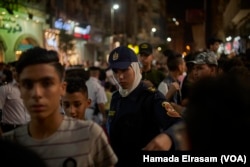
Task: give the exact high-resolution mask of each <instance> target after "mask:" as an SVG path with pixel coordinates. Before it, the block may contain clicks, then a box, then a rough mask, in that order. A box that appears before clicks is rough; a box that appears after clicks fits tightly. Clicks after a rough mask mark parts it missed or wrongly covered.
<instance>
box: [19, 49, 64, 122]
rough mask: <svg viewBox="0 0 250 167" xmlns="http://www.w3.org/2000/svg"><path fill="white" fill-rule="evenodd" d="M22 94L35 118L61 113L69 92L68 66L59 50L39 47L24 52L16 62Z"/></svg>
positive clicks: (32, 116)
mask: <svg viewBox="0 0 250 167" xmlns="http://www.w3.org/2000/svg"><path fill="white" fill-rule="evenodd" d="M16 71H17V78H18V82H19V84H20V91H21V97H22V98H23V101H24V104H25V106H26V108H27V109H28V111H29V113H30V115H31V119H32V118H35V119H36V118H37V119H43V118H46V117H49V116H51V115H55V114H57V113H59V109H60V99H61V96H63V95H64V93H65V88H66V84H65V82H64V67H63V66H62V65H61V64H60V63H59V58H58V55H57V52H55V51H52V50H51V51H48V50H46V49H43V48H40V47H35V48H31V49H29V50H27V51H25V52H23V53H22V54H21V56H20V58H19V60H18V62H17V64H16Z"/></svg>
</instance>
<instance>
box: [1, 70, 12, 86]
mask: <svg viewBox="0 0 250 167" xmlns="http://www.w3.org/2000/svg"><path fill="white" fill-rule="evenodd" d="M2 79H3V82H4V83H10V82H12V81H13V73H12V72H11V70H9V69H7V68H6V69H4V70H3V77H2Z"/></svg>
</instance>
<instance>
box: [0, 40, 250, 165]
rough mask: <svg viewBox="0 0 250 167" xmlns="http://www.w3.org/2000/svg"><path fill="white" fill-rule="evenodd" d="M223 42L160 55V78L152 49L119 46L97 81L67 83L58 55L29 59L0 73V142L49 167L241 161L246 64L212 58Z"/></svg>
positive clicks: (244, 58) (248, 100) (36, 51)
mask: <svg viewBox="0 0 250 167" xmlns="http://www.w3.org/2000/svg"><path fill="white" fill-rule="evenodd" d="M221 42H222V41H221V40H219V39H213V40H210V41H209V43H208V46H207V47H208V48H207V49H206V50H204V51H199V52H198V51H197V52H194V53H190V54H188V55H187V56H186V57H183V56H182V55H181V54H179V53H176V52H174V51H171V50H167V51H165V52H164V55H165V56H166V68H165V69H167V73H166V72H163V71H162V70H161V69H157V68H156V66H153V64H152V61H153V60H154V49H153V46H152V45H151V44H150V43H148V42H144V43H141V44H140V45H139V53H138V55H137V54H136V53H135V52H134V51H133V50H132V49H130V48H128V47H126V46H119V47H117V48H115V49H113V50H112V51H111V52H110V54H109V58H108V65H109V67H108V68H107V69H106V70H105V71H104V77H103V76H101V75H102V72H103V71H102V70H101V69H100V67H96V66H92V67H90V68H89V76H88V78H87V79H84V78H83V77H81V76H72V75H66V73H65V69H64V67H63V66H62V65H61V64H60V62H59V59H58V54H57V52H56V51H52V50H46V49H44V48H41V47H34V48H31V49H28V50H27V51H25V52H23V53H22V54H21V56H20V58H19V60H18V61H16V62H12V63H9V64H7V65H5V66H4V64H1V66H0V67H1V69H0V70H1V76H2V77H1V86H0V94H1V97H0V122H1V136H2V137H1V142H2V143H4V142H5V141H6V140H7V141H10V142H8V144H13V145H10V147H11V148H13V147H16V149H17V150H18V149H21V148H22V149H24V153H27V155H29V154H34V157H35V158H36V160H37V162H38V163H40V166H44V165H45V166H47V167H61V166H67V165H73V166H81V167H84V166H116V167H123V166H124V167H125V166H126V167H127V166H136V164H137V163H138V161H139V159H138V153H139V152H140V151H192V150H194V151H198V150H199V151H242V150H244V151H247V150H248V149H249V146H248V141H249V135H247V131H248V130H249V129H250V126H249V125H250V117H249V112H248V110H249V108H250V86H249V85H250V77H249V76H250V73H249V70H250V68H249V62H250V55H249V52H246V54H244V55H235V56H231V55H230V56H227V55H219V54H218V53H217V50H218V46H219V44H220V43H221ZM105 72H107V73H105ZM106 74H107V77H105V76H106ZM110 81H112V82H110ZM233 136H237V137H233ZM2 143H0V144H2ZM12 158H14V159H15V157H12ZM38 166H39V165H38Z"/></svg>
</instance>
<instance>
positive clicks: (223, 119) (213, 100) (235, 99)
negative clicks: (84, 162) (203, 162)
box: [184, 73, 250, 151]
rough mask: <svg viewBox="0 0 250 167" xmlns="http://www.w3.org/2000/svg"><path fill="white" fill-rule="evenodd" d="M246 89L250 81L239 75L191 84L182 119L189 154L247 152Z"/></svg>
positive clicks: (249, 97)
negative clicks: (191, 87)
mask: <svg viewBox="0 0 250 167" xmlns="http://www.w3.org/2000/svg"><path fill="white" fill-rule="evenodd" d="M249 85H250V82H249V77H241V76H240V74H239V73H237V74H236V75H234V74H229V75H228V74H224V75H221V76H218V77H209V78H204V79H202V80H200V81H198V82H196V83H195V84H194V86H193V89H192V93H191V95H190V97H189V103H188V105H187V108H186V112H185V116H184V119H185V121H186V130H187V134H188V139H189V140H184V142H185V141H189V144H188V145H189V150H190V149H191V150H201V151H243V150H245V151H247V150H249V140H250V137H249V135H248V131H249V130H250V112H249V108H250V87H249Z"/></svg>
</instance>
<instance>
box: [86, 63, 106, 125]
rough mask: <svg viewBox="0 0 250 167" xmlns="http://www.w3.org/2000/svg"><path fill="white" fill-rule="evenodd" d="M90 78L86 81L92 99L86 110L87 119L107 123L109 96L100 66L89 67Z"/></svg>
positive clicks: (102, 123)
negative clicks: (101, 75) (106, 105)
mask: <svg viewBox="0 0 250 167" xmlns="http://www.w3.org/2000/svg"><path fill="white" fill-rule="evenodd" d="M89 75H90V77H89V79H88V80H87V81H86V85H87V88H88V95H89V98H90V99H91V101H92V102H91V105H90V107H89V108H87V110H86V112H85V119H87V120H94V121H95V122H97V123H98V124H100V125H105V124H106V114H105V103H106V102H107V96H106V93H105V90H104V87H103V85H102V84H101V81H100V80H99V77H100V68H99V67H95V66H92V67H90V68H89Z"/></svg>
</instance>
